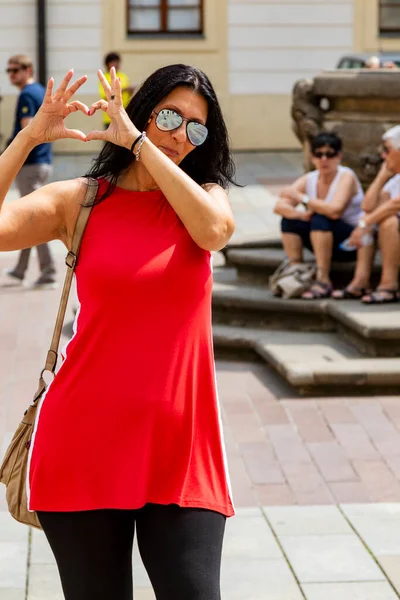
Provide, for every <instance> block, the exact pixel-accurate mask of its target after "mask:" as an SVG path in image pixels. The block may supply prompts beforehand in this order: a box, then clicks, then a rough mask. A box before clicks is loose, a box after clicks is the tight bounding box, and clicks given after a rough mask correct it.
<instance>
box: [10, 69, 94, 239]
mask: <svg viewBox="0 0 400 600" xmlns="http://www.w3.org/2000/svg"><path fill="white" fill-rule="evenodd" d="M72 76H73V72H72V71H70V72H69V73H68V74H67V75H66V76H65V78H64V80H63V82H62V83H61V85H60V87H59V88H58V90H57V91H56V92H55V94H54V96H53V85H54V82H53V80H52V79H51V80H50V81H49V84H48V87H47V90H46V96H45V99H44V101H43V104H42V106H41V108H40V110H39V111H38V113H37V114H36V116H35V117H34V118H33V119H31V121H30V122H29V123H28V124H27V125H26V127H25V128H24V129H23V130H22V131H21V132H20V133H19V134H18V135H17V136H16V138H15V139H14V140H13V141H12V142H11V144H10V145H9V146H8V148H7V149H6V150H5V151H4V152H3V154H2V155H1V156H0V250H18V249H21V248H27V247H30V246H36V245H38V244H40V243H42V242H45V241H49V240H51V239H57V238H58V239H62V240H63V241H64V242H65V243H68V236H69V235H70V229H71V219H73V218H74V214H75V215H77V210H78V209H72V210H69V208H68V206H69V205H68V202H67V204H65V201H66V200H68V199H69V198H73V199H74V198H76V191H77V188H76V186H77V184H75V183H71V182H63V183H56V184H50V185H48V186H45V187H43V188H41V189H39V190H36V191H35V192H33V193H32V194H29V195H28V196H25V197H23V198H21V199H20V200H17V201H15V202H12V203H10V204H7V205H4V199H5V197H6V195H7V192H8V190H9V189H10V186H11V183H12V181H13V180H14V178H15V176H16V175H17V173H18V171H19V170H20V168H21V166H22V165H23V164H24V162H25V160H26V158H27V156H28V154H29V153H30V152H31V150H32V149H33V148H34V147H35V146H36V145H38V144H42V143H44V142H51V141H54V140H56V139H62V138H75V139H80V140H85V135H84V134H83V133H82V132H80V131H77V130H70V129H66V128H65V125H64V118H65V117H66V116H67V115H68V114H70V113H71V112H76V111H77V110H82V111H83V112H84V113H86V114H87V113H88V108H87V107H86V106H85V105H83V104H82V103H81V102H77V101H75V102H71V103H70V104H68V100H69V99H71V97H72V95H73V94H74V92H75V91H76V90H77V89H78V88H79V87H80V86H81V85H82V84H83V83H84V82H85V81H86V77H81V78H80V79H79V80H78V81H77V82H75V83H74V84H72V85H71V86H70V87H69V88H68V84H69V83H70V81H71V78H72ZM67 88H68V89H67ZM79 186H80V187H81V186H82V184H81V183H80V184H79Z"/></svg>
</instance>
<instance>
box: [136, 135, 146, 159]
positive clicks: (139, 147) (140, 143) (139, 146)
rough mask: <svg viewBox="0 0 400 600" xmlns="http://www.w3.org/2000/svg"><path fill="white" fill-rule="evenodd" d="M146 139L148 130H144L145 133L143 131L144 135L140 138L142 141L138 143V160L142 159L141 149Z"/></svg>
mask: <svg viewBox="0 0 400 600" xmlns="http://www.w3.org/2000/svg"><path fill="white" fill-rule="evenodd" d="M145 139H146V132H145V131H143V133H142V136H141V138H140V141H139V144H138V147H137V150H136V152H135V158H136V160H137V161H138V162H139V161H140V151H141V149H142V146H143V144H144V140H145Z"/></svg>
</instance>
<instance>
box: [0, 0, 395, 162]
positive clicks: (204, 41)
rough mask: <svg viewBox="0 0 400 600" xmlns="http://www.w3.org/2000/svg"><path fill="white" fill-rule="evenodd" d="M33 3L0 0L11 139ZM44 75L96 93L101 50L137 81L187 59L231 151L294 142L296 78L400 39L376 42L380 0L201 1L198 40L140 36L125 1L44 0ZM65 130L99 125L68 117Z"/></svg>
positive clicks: (0, 84) (86, 94)
mask: <svg viewBox="0 0 400 600" xmlns="http://www.w3.org/2000/svg"><path fill="white" fill-rule="evenodd" d="M35 1H36V0H13V2H12V3H10V2H9V0H0V93H1V95H2V96H3V102H2V104H1V105H0V113H1V123H0V129H1V132H2V133H3V134H4V135H5V137H8V135H9V134H10V132H11V127H12V123H13V116H14V108H15V100H16V96H17V90H15V89H13V88H11V86H10V85H9V84H8V81H7V77H6V75H5V73H4V67H5V65H6V61H7V58H8V56H9V55H10V54H12V53H15V52H26V53H28V54H31V55H34V53H35V44H36V40H35V27H34V23H35ZM48 16H49V34H48V40H49V73H50V74H51V75H54V76H55V77H56V79H57V80H59V79H60V77H61V76H62V74H63V73H64V72H65V71H66V70H67V69H68V68H70V67H74V68H75V69H76V74H77V75H81V74H83V73H87V74H88V75H89V81H88V83H87V84H86V85H85V87H84V89H83V91H82V93H81V94H80V95H79V98H80V99H81V100H82V101H83V102H86V103H87V104H90V103H91V102H93V101H94V100H95V99H96V98H97V86H98V82H97V78H96V70H97V69H98V68H99V67H101V66H102V59H103V56H104V54H105V53H106V52H108V51H110V50H116V51H119V52H121V54H122V56H123V70H124V71H125V72H127V73H128V74H129V76H130V77H131V80H132V81H133V82H140V81H142V80H143V79H144V78H145V77H147V75H149V74H150V73H151V72H152V71H154V70H155V69H157V68H158V67H160V66H163V65H166V64H170V63H173V62H186V63H189V64H192V65H195V66H198V67H200V68H201V69H203V70H204V71H205V72H206V73H207V74H208V75H209V77H210V79H211V81H212V82H213V84H214V86H215V88H216V91H217V94H218V96H219V98H220V101H221V104H222V107H223V111H224V114H225V117H226V120H227V123H228V127H229V131H230V135H231V138H232V141H233V145H234V147H235V148H236V149H248V150H254V149H283V148H296V147H298V142H297V140H296V138H295V136H294V135H293V133H292V131H291V119H290V105H291V90H292V87H293V84H294V83H295V81H296V80H298V79H300V78H305V77H313V76H314V75H315V74H316V73H317V72H319V71H320V70H322V69H326V68H332V67H334V66H335V64H336V62H337V60H338V58H339V57H340V56H341V55H342V54H344V53H347V52H349V51H352V50H358V51H375V50H378V49H383V50H398V51H400V40H399V39H379V37H378V1H377V0H329V2H328V1H327V0H205V32H204V33H205V35H204V38H197V39H196V38H188V39H175V40H174V39H156V38H155V39H154V38H153V39H140V38H137V37H135V38H133V37H131V38H129V37H128V36H127V35H126V23H125V18H126V10H125V0H48ZM69 122H70V126H71V127H79V128H81V129H82V130H84V131H88V130H89V129H90V128H93V127H96V128H97V127H101V115H95V116H94V117H92V118H91V119H90V121H88V119H85V117H84V116H83V115H77V116H72V117H71V119H70V121H69ZM99 147H100V145H99V144H97V146H96V144H93V143H90V144H87V145H82V144H79V143H78V142H74V141H70V140H65V141H61V142H58V143H57V144H55V151H56V152H69V151H71V152H74V151H80V152H82V151H84V152H85V151H86V152H94V151H96V149H97V148H99Z"/></svg>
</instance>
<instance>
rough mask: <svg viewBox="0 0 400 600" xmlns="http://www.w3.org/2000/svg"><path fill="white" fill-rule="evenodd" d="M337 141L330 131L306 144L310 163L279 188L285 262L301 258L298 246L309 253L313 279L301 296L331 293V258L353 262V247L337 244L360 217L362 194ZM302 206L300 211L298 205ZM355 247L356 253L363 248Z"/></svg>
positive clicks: (337, 138) (322, 296)
mask: <svg viewBox="0 0 400 600" xmlns="http://www.w3.org/2000/svg"><path fill="white" fill-rule="evenodd" d="M341 150H342V141H341V139H340V138H339V137H338V136H337V135H336V134H334V133H320V134H319V135H317V136H316V137H315V138H314V139H313V140H312V143H311V152H312V162H313V164H314V165H315V167H316V170H315V171H311V172H310V173H307V174H306V175H303V176H302V177H300V178H299V179H297V180H296V181H295V182H294V183H293V184H292V185H291V186H289V187H286V188H284V189H283V190H282V191H281V193H280V199H279V200H278V202H277V204H276V206H275V212H276V213H277V214H278V215H281V216H282V217H283V219H282V242H283V247H284V249H285V252H286V254H287V256H288V258H289V260H290V262H291V263H299V262H302V261H303V248H304V247H305V248H308V249H309V250H311V251H312V252H314V254H315V260H316V265H317V278H316V281H315V282H314V283H313V285H312V286H311V287H310V289H309V290H308V291H306V292H304V294H303V295H302V298H305V299H314V298H328V297H329V296H330V295H331V293H332V284H331V281H330V277H329V274H330V267H331V261H332V260H337V261H355V260H356V257H357V252H356V251H345V250H342V249H341V248H340V244H341V243H342V242H344V240H346V239H347V238H348V237H349V236H350V235H351V232H352V231H353V229H354V227H356V226H357V225H358V222H359V220H360V219H361V217H362V209H361V203H362V200H363V197H364V194H363V190H362V187H361V184H360V182H359V180H358V178H357V175H356V174H355V173H354V171H352V170H351V169H348V168H347V167H343V166H341V164H340V162H341V159H342V153H341ZM299 205H300V206H301V205H303V207H304V208H303V212H300V211H299V210H298V208H299ZM363 251H364V250H363V249H360V250H359V252H363Z"/></svg>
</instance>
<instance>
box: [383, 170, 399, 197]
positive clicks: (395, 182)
mask: <svg viewBox="0 0 400 600" xmlns="http://www.w3.org/2000/svg"><path fill="white" fill-rule="evenodd" d="M383 190H384V191H385V192H388V194H389V196H390V198H396V197H397V196H400V175H394V176H393V177H392V178H391V179H389V181H388V182H387V183H386V184H385V185H384V186H383Z"/></svg>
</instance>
